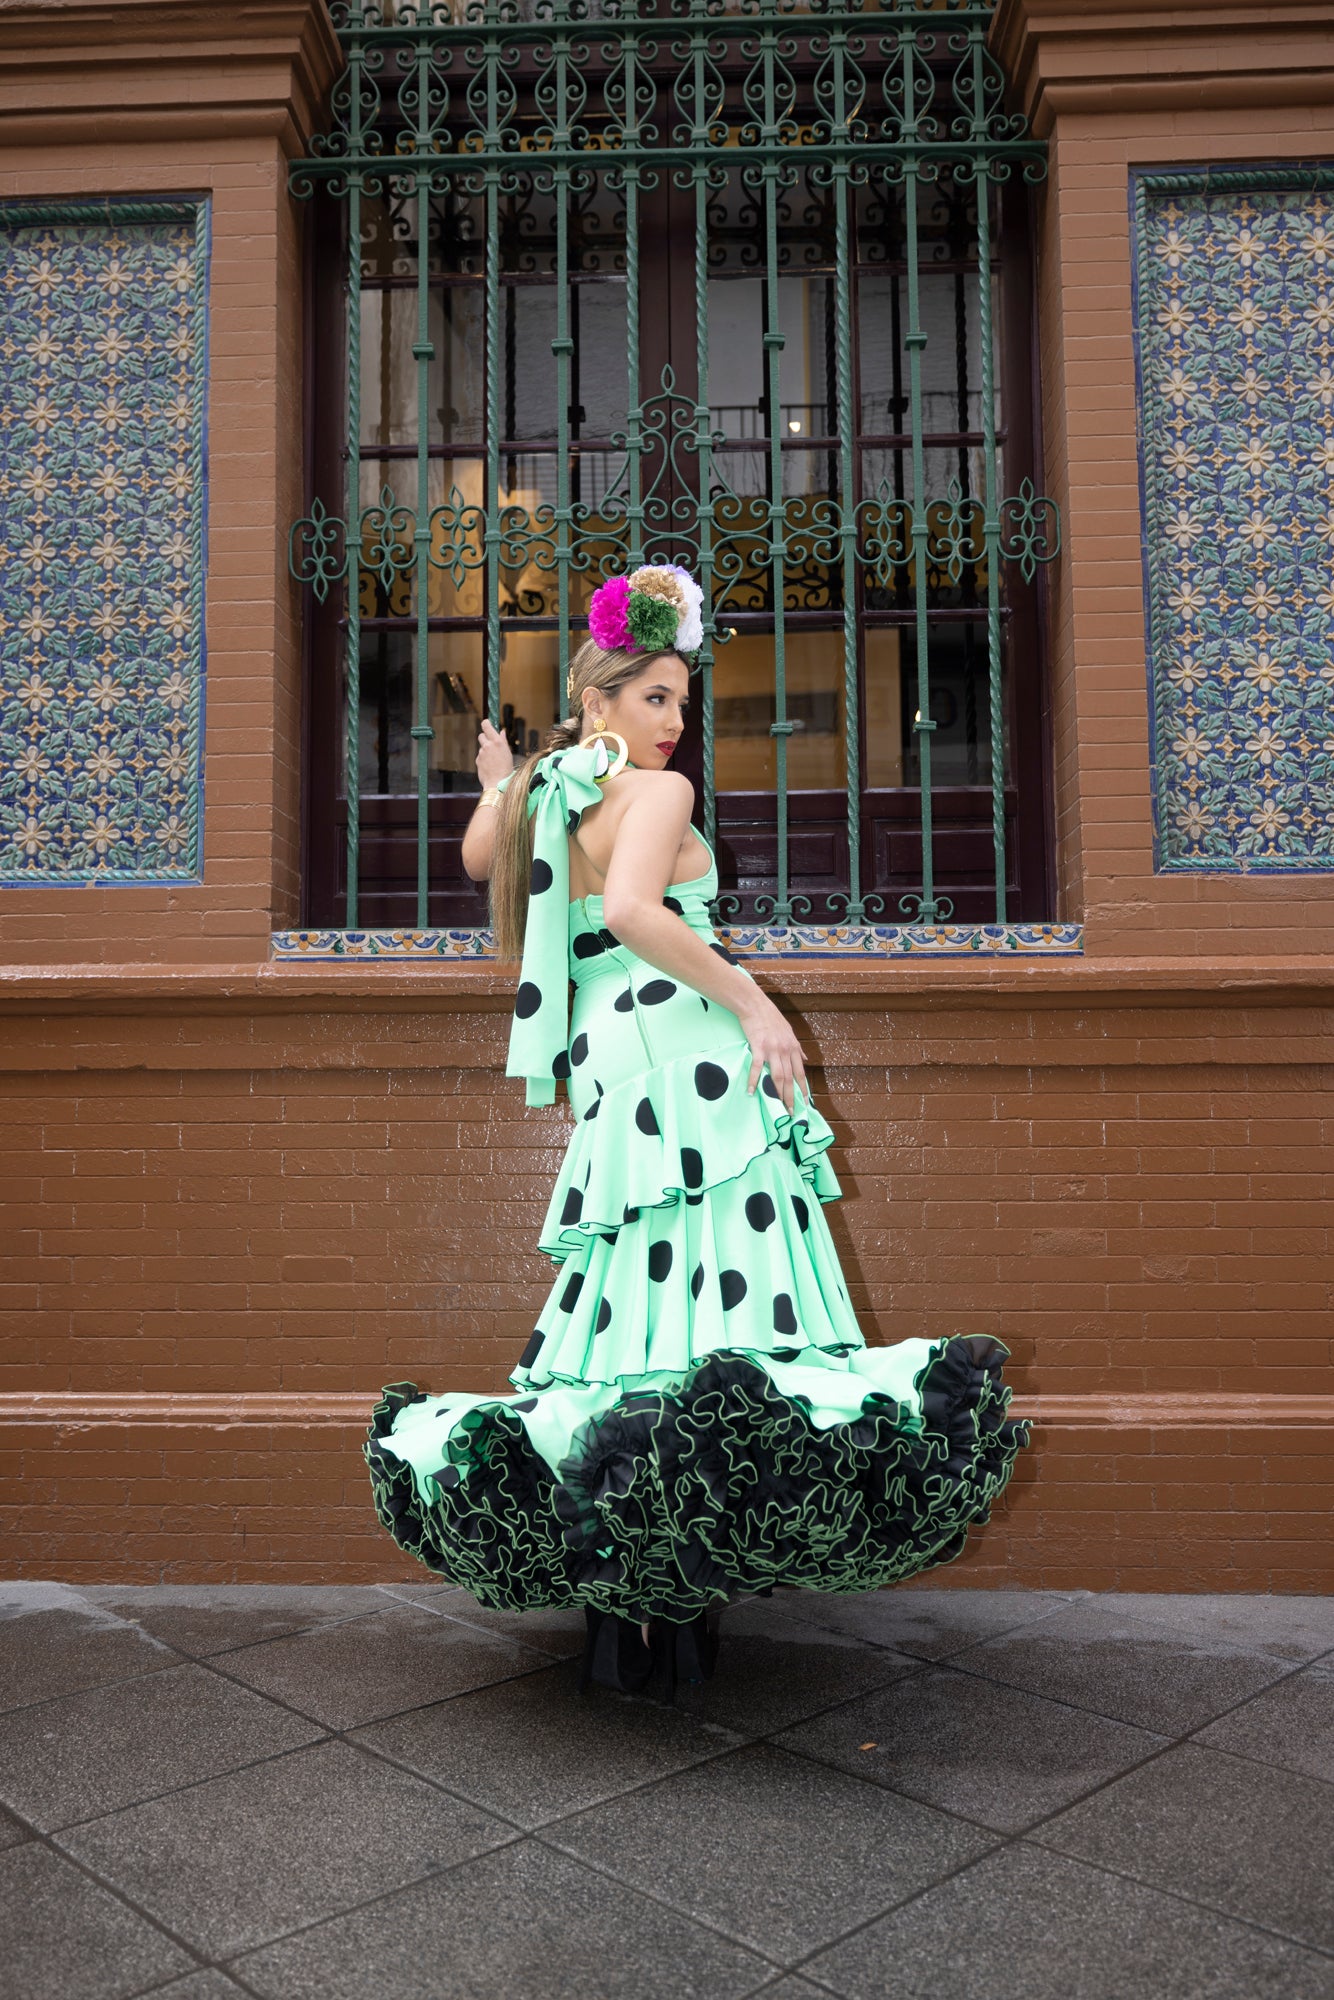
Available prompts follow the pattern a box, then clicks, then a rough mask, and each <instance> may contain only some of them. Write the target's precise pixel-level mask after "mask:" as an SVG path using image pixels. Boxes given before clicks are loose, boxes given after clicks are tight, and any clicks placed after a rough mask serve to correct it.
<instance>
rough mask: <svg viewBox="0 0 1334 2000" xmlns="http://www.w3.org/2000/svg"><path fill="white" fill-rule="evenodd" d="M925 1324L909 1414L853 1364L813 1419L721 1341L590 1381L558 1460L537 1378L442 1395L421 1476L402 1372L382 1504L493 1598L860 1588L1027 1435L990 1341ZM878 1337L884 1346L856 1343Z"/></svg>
mask: <svg viewBox="0 0 1334 2000" xmlns="http://www.w3.org/2000/svg"><path fill="white" fill-rule="evenodd" d="M921 1346H922V1347H923V1348H924V1349H925V1351H926V1354H927V1356H928V1358H927V1360H926V1362H925V1365H924V1366H923V1367H922V1368H921V1369H920V1370H919V1371H917V1383H918V1390H919V1394H918V1396H917V1397H915V1398H914V1399H913V1401H914V1402H915V1403H916V1404H917V1405H918V1407H919V1408H920V1412H921V1416H920V1419H919V1418H918V1416H917V1414H916V1410H913V1409H908V1410H906V1411H905V1408H904V1406H903V1405H901V1404H900V1403H899V1402H898V1401H896V1400H895V1399H894V1398H893V1397H892V1396H890V1395H888V1394H887V1393H884V1392H883V1391H880V1390H876V1389H870V1390H867V1389H866V1385H865V1382H857V1381H856V1379H855V1378H853V1381H854V1385H855V1387H856V1388H857V1390H858V1391H859V1392H861V1394H860V1407H859V1408H857V1409H856V1410H855V1412H854V1413H852V1414H850V1415H848V1416H846V1417H844V1418H842V1419H841V1420H838V1421H832V1422H824V1423H821V1422H819V1421H817V1418H818V1417H820V1416H824V1417H826V1418H828V1417H829V1416H830V1415H831V1414H832V1413H831V1411H830V1410H829V1409H817V1408H816V1407H815V1405H814V1403H813V1400H812V1398H811V1397H810V1396H809V1395H805V1394H792V1393H790V1392H789V1391H788V1390H787V1389H786V1388H784V1387H780V1386H779V1383H778V1381H776V1380H775V1378H774V1375H773V1374H771V1373H770V1371H769V1370H768V1368H767V1367H766V1366H765V1365H763V1363H762V1361H761V1360H760V1359H759V1358H757V1357H755V1356H753V1355H749V1354H746V1353H743V1352H740V1351H731V1352H728V1351H723V1352H718V1353H714V1354H710V1355H708V1356H706V1357H705V1358H703V1359H702V1360H701V1361H699V1362H698V1363H695V1364H693V1365H692V1366H691V1367H690V1368H689V1369H687V1370H686V1371H684V1372H683V1373H679V1374H675V1375H672V1376H669V1377H666V1378H663V1377H656V1378H654V1379H652V1380H649V1379H647V1378H646V1379H644V1380H640V1381H637V1382H634V1383H631V1384H627V1385H622V1386H621V1387H620V1388H619V1389H618V1390H615V1391H610V1392H608V1391H603V1392H602V1407H595V1408H593V1410H592V1413H591V1414H590V1415H589V1416H588V1417H587V1419H586V1421H585V1422H583V1424H582V1425H581V1426H580V1427H579V1429H578V1430H577V1431H576V1432H575V1434H574V1436H573V1440H572V1444H571V1449H570V1451H569V1453H568V1455H567V1456H566V1457H565V1458H564V1459H563V1460H562V1461H561V1462H560V1463H559V1464H558V1466H557V1467H556V1469H555V1470H554V1471H553V1470H552V1467H551V1465H550V1464H549V1463H548V1462H547V1460H546V1459H545V1458H544V1457H543V1455H542V1453H541V1451H540V1450H539V1449H538V1447H537V1444H536V1443H535V1441H534V1438H533V1436H532V1435H531V1434H530V1431H529V1427H528V1416H529V1415H530V1414H531V1413H533V1412H534V1409H535V1406H536V1404H537V1403H538V1402H539V1401H540V1400H542V1399H541V1398H538V1397H530V1398H528V1399H527V1407H526V1409H525V1408H524V1407H523V1406H522V1405H520V1404H519V1403H516V1402H515V1401H513V1400H510V1401H506V1400H504V1399H494V1400H488V1401H486V1402H484V1403H479V1404H476V1405H474V1406H473V1407H471V1408H470V1409H468V1410H466V1411H463V1412H455V1413H448V1412H445V1411H442V1412H441V1415H442V1416H443V1415H445V1414H454V1415H455V1418H456V1421H455V1423H454V1424H452V1425H450V1426H449V1427H448V1429H447V1430H446V1431H445V1432H444V1433H442V1437H441V1446H442V1451H441V1455H442V1457H443V1458H445V1460H446V1462H444V1463H442V1464H440V1466H439V1467H438V1469H437V1470H436V1471H434V1472H433V1473H431V1474H430V1475H429V1476H428V1477H427V1478H425V1479H424V1480H420V1479H419V1478H418V1476H417V1475H415V1474H414V1470H413V1467H412V1465H411V1464H410V1463H408V1462H407V1461H406V1460H405V1459H404V1458H402V1457H400V1456H399V1455H398V1453H397V1452H396V1451H395V1449H394V1448H393V1445H392V1444H391V1443H390V1442H389V1440H390V1439H391V1437H392V1434H393V1432H394V1427H395V1424H396V1422H397V1420H398V1418H399V1416H400V1414H401V1413H403V1412H404V1411H407V1410H410V1409H411V1408H412V1406H414V1405H416V1404H419V1403H424V1402H428V1401H430V1400H431V1399H429V1398H428V1397H426V1395H425V1394H424V1392H423V1391H421V1390H420V1389H418V1388H417V1387H416V1385H415V1384H413V1383H410V1382H404V1383H396V1384H394V1385H392V1386H391V1387H389V1388H387V1389H386V1390H385V1391H384V1396H383V1400H382V1401H381V1402H380V1403H379V1404H378V1405H377V1406H376V1409H375V1412H374V1418H373V1422H372V1425H371V1430H370V1434H369V1436H368V1439H367V1443H366V1447H365V1450H366V1459H367V1463H368V1465H369V1468H370V1473H371V1483H372V1488H373V1491H374V1496H375V1507H376V1512H377V1514H378V1516H379V1519H380V1521H381V1523H382V1524H383V1526H384V1527H385V1528H386V1529H387V1530H388V1532H389V1533H390V1534H391V1535H392V1536H393V1538H394V1540H395V1541H396V1542H397V1543H398V1545H399V1546H400V1547H401V1548H403V1549H406V1550H407V1551H408V1552H409V1553H410V1554H412V1555H415V1556H417V1557H418V1558H419V1559H420V1560H421V1561H422V1562H423V1563H425V1564H426V1565H427V1566H428V1567H429V1568H430V1569H432V1570H434V1571H435V1572H437V1573H438V1574H439V1575H442V1576H444V1577H447V1578H448V1579H449V1581H450V1582H451V1583H454V1584H457V1585H460V1586H461V1587H462V1588H463V1589H465V1590H468V1591H470V1592H471V1593H472V1594H473V1595H474V1596H475V1597H477V1598H478V1599H479V1601H480V1602H482V1603H483V1604H489V1605H493V1606H495V1607H496V1608H498V1609H504V1610H511V1611H523V1610H530V1609H534V1608H536V1607H538V1606H540V1605H572V1604H589V1605H593V1606H595V1607H596V1608H598V1609H600V1610H605V1611H612V1612H617V1613H620V1614H622V1615H626V1616H640V1617H657V1618H671V1619H677V1620H684V1619H689V1618H693V1617H695V1616H696V1615H697V1614H698V1613H699V1612H700V1611H701V1610H705V1609H707V1608H708V1607H709V1606H710V1605H714V1604H718V1603H721V1602H724V1601H725V1600H726V1599H727V1597H728V1596H729V1595H731V1594H732V1593H734V1592H737V1591H743V1592H753V1591H762V1590H766V1589H769V1588H771V1587H772V1586H773V1585H775V1584H780V1583H781V1584H789V1585H794V1586H797V1587H800V1588H805V1589H812V1590H826V1591H858V1590H873V1589H876V1588H878V1587H879V1586H880V1585H882V1584H886V1583H893V1582H897V1581H899V1580H901V1579H902V1578H904V1577H907V1576H911V1575H914V1574H916V1573H917V1572H919V1571H921V1570H924V1569H929V1568H932V1567H934V1566H935V1565H937V1564H939V1563H942V1562H948V1561H949V1560H950V1559H951V1558H952V1557H954V1556H956V1555H958V1554H959V1553H960V1551H961V1550H962V1548H963V1546H964V1542H965V1539H966V1536H967V1531H968V1528H969V1526H970V1525H972V1524H974V1523H980V1522H982V1521H985V1520H986V1518H987V1516H988V1513H989V1511H990V1506H991V1502H992V1500H993V1499H994V1498H995V1496H996V1494H997V1493H999V1492H1000V1490H1001V1488H1002V1487H1003V1486H1004V1485H1005V1483H1006V1481H1007V1479H1008V1478H1009V1476H1010V1472H1011V1470H1012V1467H1013V1463H1014V1458H1015V1455H1016V1453H1017V1452H1018V1451H1019V1449H1020V1447H1021V1446H1022V1445H1024V1444H1026V1443H1027V1441H1028V1436H1027V1429H1026V1426H1025V1425H1024V1424H1022V1423H1019V1422H1015V1421H1014V1420H1012V1419H1010V1418H1008V1417H1007V1416H1006V1415H1005V1412H1006V1408H1007V1406H1008V1403H1009V1390H1008V1389H1007V1388H1006V1387H1005V1385H1004V1383H1003V1381H1002V1379H1001V1364H1002V1362H1003V1360H1004V1359H1005V1357H1006V1350H1005V1348H1004V1347H1003V1346H1002V1345H1001V1344H1000V1342H999V1341H995V1340H991V1339H985V1338H978V1337H972V1338H965V1337H960V1338H957V1339H954V1340H950V1341H946V1342H944V1343H942V1344H939V1345H932V1344H928V1343H921ZM877 1353H883V1354H887V1355H888V1354H892V1353H893V1350H892V1349H886V1350H877V1349H870V1350H867V1351H866V1353H865V1355H864V1356H859V1357H858V1358H859V1361H860V1362H863V1363H870V1362H871V1361H872V1360H873V1357H874V1356H875V1355H876V1354H877ZM840 1372H842V1373H844V1374H846V1373H847V1371H840ZM550 1393H553V1394H559V1393H561V1392H560V1391H554V1392H550ZM589 1393H590V1394H591V1393H592V1392H589ZM832 1393H833V1385H832V1383H831V1394H832Z"/></svg>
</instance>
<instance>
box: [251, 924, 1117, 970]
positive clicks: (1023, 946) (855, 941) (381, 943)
mask: <svg viewBox="0 0 1334 2000" xmlns="http://www.w3.org/2000/svg"><path fill="white" fill-rule="evenodd" d="M717 935H718V937H719V938H720V939H721V940H722V942H723V943H724V944H725V945H726V946H727V949H728V950H729V951H730V952H732V953H733V955H734V956H735V957H737V958H750V959H754V958H797V957H800V958H804V959H809V958H927V959H932V960H935V959H939V958H1009V957H1013V956H1014V955H1015V954H1016V953H1017V954H1019V955H1020V956H1022V957H1024V958H1077V957H1078V956H1079V955H1080V953H1081V952H1082V951H1083V949H1084V927H1083V925H1082V924H838V925H832V926H825V925H821V924H790V925H788V927H787V928H786V929H784V930H765V929H763V928H761V927H760V926H758V925H743V926H736V927H733V928H731V929H729V928H728V927H727V926H726V925H723V926H722V927H720V928H717ZM272 956H273V957H274V958H276V959H301V960H304V961H306V962H307V963H309V962H310V961H311V960H313V959H326V958H338V959H344V958H346V959H352V958H355V959H368V958H375V959H386V960H388V961H390V962H391V963H397V964H402V963H403V962H404V961H405V960H415V959H423V958H494V957H495V945H494V943H493V941H492V937H491V933H490V931H488V930H472V931H469V930H457V931H450V930H440V931H275V932H274V933H273V940H272Z"/></svg>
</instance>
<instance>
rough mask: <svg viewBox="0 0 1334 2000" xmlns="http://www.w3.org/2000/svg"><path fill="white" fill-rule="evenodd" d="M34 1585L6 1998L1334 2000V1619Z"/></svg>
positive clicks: (20, 1633)
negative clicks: (586, 1690)
mask: <svg viewBox="0 0 1334 2000" xmlns="http://www.w3.org/2000/svg"><path fill="white" fill-rule="evenodd" d="M722 1630H723V1649H722V1654H721V1658H720V1660H719V1666H718V1671H717V1674H716V1676H715V1678H714V1679H713V1681H711V1682H710V1683H709V1684H708V1685H707V1686H706V1687H704V1688H701V1689H686V1690H683V1691H682V1692H681V1694H680V1695H679V1697H678V1704H677V1707H676V1708H675V1709H670V1708H666V1707H662V1706H659V1705H655V1704H653V1703H651V1702H647V1701H644V1700H639V1699H634V1698H630V1697H624V1696H619V1695H615V1694H611V1693H608V1692H606V1691H603V1690H594V1691H593V1692H592V1693H591V1694H590V1695H587V1696H584V1697H580V1696H579V1695H578V1694H577V1693H576V1692H575V1681H576V1668H577V1655H578V1652H579V1650H580V1648H581V1645H582V1620H581V1619H579V1618H577V1617H572V1616H571V1615H569V1614H568V1613H563V1612H562V1613H551V1614H543V1613H532V1614H529V1615H528V1616H527V1617H525V1618H522V1619H520V1618H512V1617H505V1616H500V1615H498V1614H493V1613H490V1612H487V1611H484V1610H482V1609H481V1608H480V1607H479V1606H478V1605H477V1604H476V1603H475V1602H474V1600H473V1599H472V1598H470V1597H467V1596H465V1595H463V1594H462V1593H461V1592H458V1591H453V1590H450V1589H448V1588H446V1587H444V1586H439V1585H432V1584H431V1583H429V1582H423V1583H422V1584H419V1585H418V1584H409V1585H397V1586H390V1587H384V1588H379V1587H366V1588H357V1589H353V1588H330V1589H317V1588H302V1589H298V1588H268V1587H240V1586H237V1587H226V1586H198V1587H190V1588H184V1587H162V1588H157V1589H144V1590H131V1589H126V1588H122V1587H106V1588H102V1589H88V1590H75V1589H71V1588H66V1587H64V1586H61V1585H56V1584H0V1803H2V1804H3V1806H4V1807H6V1808H8V1811H4V1812H0V1967H2V1968H3V1972H2V1973H0V1989H2V1990H3V1992H4V1993H5V1995H6V2000H131V1996H137V1995H140V1994H146V1993H150V1992H151V1993H154V1994H160V1995H162V1996H163V2000H235V1996H237V1995H238V1994H253V1995H261V1996H264V1997H265V2000H566V1996H568V2000H687V1996H690V2000H741V1996H743V1995H749V1994H756V1993H761V1992H763V1993H764V1994H766V1995H768V1996H770V2000H819V1996H821V1995H824V1996H826V2000H827V1996H828V1995H830V1994H834V1995H843V1996H848V2000H881V1996H884V1995H892V1996H894V2000H918V1996H921V2000H926V1996H930V2000H1048V1996H1050V2000H1140V1996H1143V2000H1205V1996H1207V2000H1256V1996H1269V1995H1272V1996H1274V2000H1331V1996H1334V1867H1331V1862H1330V1856H1331V1854H1334V1598H1297V1597H1287V1598H1229V1597H1198V1598H1196V1597H1192V1598H1182V1597H1091V1596H1088V1595H1086V1594H1076V1595H1070V1596H1057V1595H1040V1594H1031V1593H1023V1594H1021V1593H1015V1592H994V1591H988V1592H973V1591H961V1590H933V1591H923V1590H912V1591H900V1592H897V1593H895V1592H890V1593H881V1594H878V1595H871V1596H866V1597H859V1598H823V1597H814V1596H809V1595H805V1594H801V1593H796V1592H792V1593H787V1592H784V1593H780V1594H779V1595H778V1596H776V1597H775V1598H773V1599H766V1600H756V1601H754V1602H751V1603H747V1604H742V1605H738V1606H736V1607H734V1608H733V1609H732V1610H730V1611H729V1612H727V1613H726V1614H725V1616H724V1619H723V1627H722Z"/></svg>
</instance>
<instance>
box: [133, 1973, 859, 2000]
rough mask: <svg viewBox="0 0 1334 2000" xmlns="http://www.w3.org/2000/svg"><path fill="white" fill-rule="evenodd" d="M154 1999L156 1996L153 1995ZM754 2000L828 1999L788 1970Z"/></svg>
mask: <svg viewBox="0 0 1334 2000" xmlns="http://www.w3.org/2000/svg"><path fill="white" fill-rule="evenodd" d="M155 2000H156V1996H155ZM754 2000H829V1988H828V1987H827V1986H812V1984H811V1982H810V1980H809V1979H803V1978H802V1977H801V1975H800V1973H796V1972H789V1973H787V1974H785V1976H784V1977H783V1978H782V1979H776V1980H775V1981H774V1982H773V1984H772V1985H771V1986H761V1987H760V1988H759V1990H758V1991H757V1992H756V1994H755V1996H754Z"/></svg>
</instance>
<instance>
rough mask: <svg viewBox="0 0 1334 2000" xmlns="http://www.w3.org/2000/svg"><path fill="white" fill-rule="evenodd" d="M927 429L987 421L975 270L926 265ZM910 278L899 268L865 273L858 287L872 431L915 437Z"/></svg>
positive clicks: (864, 400) (865, 428)
mask: <svg viewBox="0 0 1334 2000" xmlns="http://www.w3.org/2000/svg"><path fill="white" fill-rule="evenodd" d="M921 312H922V326H923V328H924V329H925V332H926V336H927V341H926V346H925V347H924V348H923V350H922V430H923V434H924V435H926V436H930V435H931V434H932V433H934V432H940V431H977V430H980V429H981V427H982V392H981V380H982V349H981V333H980V327H979V322H978V305H977V273H976V272H975V271H957V272H955V271H939V272H933V271H924V272H923V273H922V280H921ZM907 324H908V301H907V281H906V279H905V278H903V277H902V276H901V275H899V274H898V273H891V272H888V271H885V272H880V271H874V272H870V271H867V272H863V273H862V275H861V278H860V279H859V281H858V286H857V330H858V349H859V375H860V385H859V386H860V392H861V429H862V434H863V435H864V436H873V437H883V436H886V435H890V436H893V435H907V434H908V432H909V431H910V429H911V425H912V412H911V409H910V407H909V395H908V357H907V354H906V352H905V351H904V347H903V335H904V330H905V329H906V327H907Z"/></svg>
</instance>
